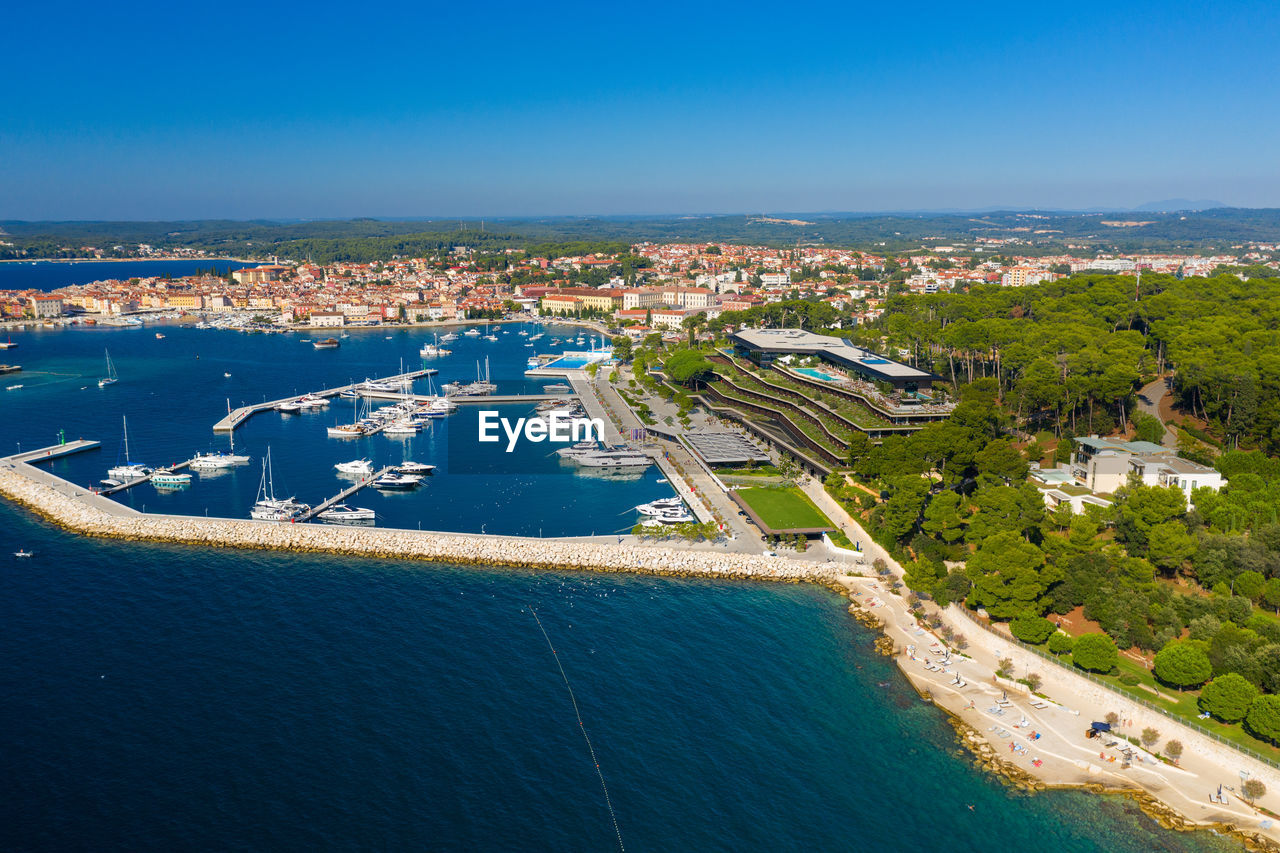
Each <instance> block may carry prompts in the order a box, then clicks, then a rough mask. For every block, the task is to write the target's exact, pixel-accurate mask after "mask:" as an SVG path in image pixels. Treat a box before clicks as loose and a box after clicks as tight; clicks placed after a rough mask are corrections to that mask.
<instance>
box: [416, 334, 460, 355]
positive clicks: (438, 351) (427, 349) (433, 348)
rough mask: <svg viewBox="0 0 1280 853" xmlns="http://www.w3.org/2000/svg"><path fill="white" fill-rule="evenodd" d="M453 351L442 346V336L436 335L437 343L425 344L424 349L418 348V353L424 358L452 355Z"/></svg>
mask: <svg viewBox="0 0 1280 853" xmlns="http://www.w3.org/2000/svg"><path fill="white" fill-rule="evenodd" d="M452 352H453V351H452V350H447V349H445V348H444V347H442V346H440V336H439V335H436V338H435V343H431V344H423V345H422V349H420V350H418V355H420V356H422V357H423V358H432V357H434V356H438V355H450V354H451V353H452Z"/></svg>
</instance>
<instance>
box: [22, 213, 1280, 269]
mask: <svg viewBox="0 0 1280 853" xmlns="http://www.w3.org/2000/svg"><path fill="white" fill-rule="evenodd" d="M1199 205H1204V206H1205V207H1198V206H1199ZM0 228H3V229H4V231H6V232H8V235H9V236H8V237H7V238H6V239H7V240H8V241H10V242H12V243H14V244H15V245H14V247H12V248H10V247H4V246H0V258H5V257H16V258H36V257H60V256H62V257H65V256H67V255H59V254H58V252H59V251H60V250H64V249H65V250H66V251H73V250H78V248H79V247H83V246H98V247H110V246H113V245H120V246H123V247H132V246H136V245H137V244H139V243H149V244H151V245H153V246H157V247H161V248H177V247H186V248H198V249H204V250H207V251H209V252H213V253H217V254H219V255H222V256H229V257H253V258H263V257H270V256H272V255H279V256H280V257H282V258H288V259H294V260H302V259H306V258H311V259H313V260H315V261H319V262H325V261H331V260H361V261H365V260H387V259H390V258H391V257H393V256H395V255H400V256H402V257H413V256H417V255H420V254H423V253H427V252H430V251H433V250H435V249H437V248H442V247H450V246H470V247H472V248H476V249H479V250H481V251H500V250H502V249H528V250H532V251H535V252H536V253H538V254H554V253H557V252H559V253H562V254H575V253H581V252H585V251H591V250H592V249H591V248H589V247H588V244H590V245H591V246H595V247H596V250H598V251H608V250H609V249H608V248H607V247H608V246H617V245H623V246H625V245H627V244H631V243H638V242H645V241H651V242H689V243H705V242H724V243H740V244H752V245H765V246H776V247H778V248H795V247H803V246H833V247H849V248H856V249H866V250H869V251H872V252H877V253H885V252H888V253H903V252H918V251H921V250H929V249H935V248H942V249H944V251H948V252H952V253H954V254H960V255H964V254H970V253H972V254H979V253H981V254H983V255H985V256H990V255H992V254H996V253H1001V254H1006V255H1046V254H1056V253H1060V252H1063V251H1066V250H1067V249H1068V247H1072V248H1071V249H1070V251H1072V252H1075V253H1076V254H1081V253H1089V252H1094V251H1097V252H1165V251H1171V252H1183V253H1194V252H1209V251H1220V250H1229V249H1230V247H1232V246H1238V245H1241V244H1247V243H1251V242H1258V243H1276V242H1280V209H1275V208H1266V209H1251V208H1231V207H1222V206H1218V205H1217V203H1216V202H1209V201H1205V202H1198V201H1186V200H1180V199H1170V200H1167V201H1162V202H1156V203H1153V204H1150V205H1144V206H1143V207H1142V208H1141V209H1140V210H1133V211H1126V212H1118V211H1117V212H1109V213H1100V212H1080V211H1047V210H1038V211H1037V210H995V211H985V212H966V213H891V214H883V213H881V214H866V213H863V214H851V213H803V212H786V213H776V212H774V213H770V212H762V213H759V214H753V215H741V214H733V215H726V214H709V215H701V216H689V215H685V216H675V215H672V216H585V217H584V216H553V217H537V218H532V217H524V218H506V219H486V220H484V222H483V223H481V222H479V221H477V220H475V219H471V220H461V221H460V220H457V219H447V220H446V219H434V220H423V219H416V220H403V219H395V220H392V219H386V220H383V219H351V220H317V221H305V222H300V221H296V220H295V221H268V220H255V221H243V222H241V221H229V220H197V221H188V222H21V221H0Z"/></svg>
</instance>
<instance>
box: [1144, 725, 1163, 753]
mask: <svg viewBox="0 0 1280 853" xmlns="http://www.w3.org/2000/svg"><path fill="white" fill-rule="evenodd" d="M1158 740H1160V732H1158V731H1156V730H1155V729H1153V728H1151V727H1150V726H1147V727H1146V728H1145V729H1143V730H1142V745H1143V746H1145V747H1146V748H1147V749H1150V748H1151V747H1153V746H1155V745H1156V741H1158Z"/></svg>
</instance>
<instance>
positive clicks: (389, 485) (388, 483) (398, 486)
mask: <svg viewBox="0 0 1280 853" xmlns="http://www.w3.org/2000/svg"><path fill="white" fill-rule="evenodd" d="M421 482H422V478H421V477H419V476H418V475H417V474H395V473H387V474H383V475H382V476H381V477H379V478H378V479H376V480H374V481H373V482H372V483H370V484H369V485H371V486H373V487H374V488H375V489H392V490H396V491H405V490H408V489H416V488H417V487H418V484H419V483H421Z"/></svg>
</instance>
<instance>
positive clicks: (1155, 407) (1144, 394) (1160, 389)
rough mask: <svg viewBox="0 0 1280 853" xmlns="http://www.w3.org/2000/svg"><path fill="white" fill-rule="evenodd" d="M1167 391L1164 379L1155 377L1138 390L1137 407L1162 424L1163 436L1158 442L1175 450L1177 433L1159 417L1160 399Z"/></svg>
mask: <svg viewBox="0 0 1280 853" xmlns="http://www.w3.org/2000/svg"><path fill="white" fill-rule="evenodd" d="M1167 393H1169V388H1168V386H1167V385H1166V384H1165V380H1164V379H1157V380H1155V381H1154V382H1151V383H1148V384H1147V385H1145V386H1143V388H1142V390H1141V391H1139V392H1138V409H1139V410H1140V411H1142V412H1145V413H1146V414H1148V415H1151V417H1153V418H1155V419H1156V420H1158V421H1160V423H1162V424H1164V437H1163V438H1161V439H1160V443H1161V444H1162V445H1164V446H1165V447H1168V448H1170V449H1172V450H1176V449H1177V448H1178V434H1177V432H1175V431H1174V429H1173V427H1171V426H1169V425H1168V424H1165V423H1164V419H1163V418H1161V417H1160V401H1161V400H1163V399H1164V395H1165V394H1167Z"/></svg>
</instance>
